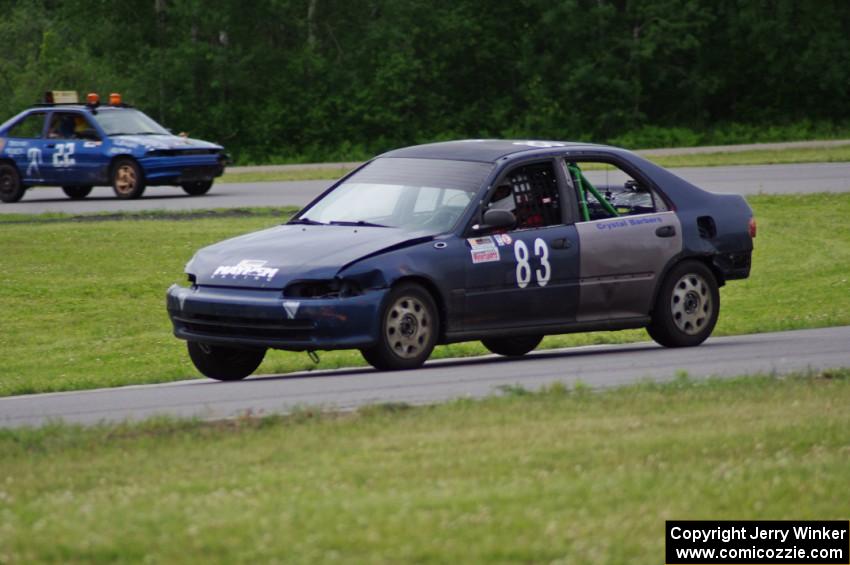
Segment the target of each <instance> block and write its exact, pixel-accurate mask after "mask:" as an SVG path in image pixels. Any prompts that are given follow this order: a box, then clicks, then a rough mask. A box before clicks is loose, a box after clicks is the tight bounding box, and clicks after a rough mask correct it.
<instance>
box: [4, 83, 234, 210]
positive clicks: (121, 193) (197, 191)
mask: <svg viewBox="0 0 850 565" xmlns="http://www.w3.org/2000/svg"><path fill="white" fill-rule="evenodd" d="M55 94H56V95H57V96H56V98H54V93H48V100H49V102H46V103H44V104H39V105H36V106H35V107H33V108H30V109H28V110H25V111H23V112H21V113H20V114H18V115H17V116H15V117H14V118H12V119H10V120H9V121H7V122H5V123H3V124H0V200H2V201H3V202H17V201H18V200H20V199H21V198H22V197H23V195H24V193H25V192H26V189H27V188H29V187H31V186H38V185H51V186H53V185H56V186H61V187H62V190H63V191H64V192H65V194H66V195H67V196H68V197H70V198H73V199H80V198H85V197H86V196H88V195H89V193H90V192H91V190H92V187H93V186H112V188H113V190H114V191H115V194H116V195H117V196H118V198H138V197H140V196H141V195H142V193H143V192H144V191H145V187H146V186H154V185H179V186H181V187H182V188H183V190H184V191H185V192H186V193H188V194H190V195H193V196H194V195H201V194H205V193H206V192H208V191H209V189H210V188H211V187H212V185H213V179H214V178H215V177H218V176H221V174H222V173H223V172H224V166H225V160H226V155H225V153H224V149H223V148H222V147H221V146H220V145H216V144H214V143H208V142H206V141H200V140H197V139H189V138H186V137H181V136H177V135H174V134H172V133H171V132H169V131H168V130H166V129H165V128H163V127H162V126H160V125H159V124H158V123H156V122H155V121H154V120H152V119H151V118H149V117H148V116H147V115H145V114H144V113H142V112H141V111H139V110H137V109H135V108H132V107H130V106H127V105H126V104H123V103H122V102H121V97H120V96H119V95H118V94H112V95H110V102H109V104H108V105H101V104H100V101H99V100H100V99H99V97H98V96H97V95H96V94H90V95H89V96H88V101H87V103H86V104H79V103H77V96H76V93H75V92H63V93H60V92H57V93H55ZM59 95H62V97H61V98H60V96H59Z"/></svg>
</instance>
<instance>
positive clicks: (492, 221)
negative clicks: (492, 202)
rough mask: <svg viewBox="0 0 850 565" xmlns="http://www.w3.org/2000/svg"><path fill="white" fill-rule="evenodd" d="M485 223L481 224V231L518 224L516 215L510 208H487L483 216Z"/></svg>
mask: <svg viewBox="0 0 850 565" xmlns="http://www.w3.org/2000/svg"><path fill="white" fill-rule="evenodd" d="M482 220H483V221H484V224H483V225H481V226H479V227H478V229H479V231H483V230H497V229H511V228H513V227H514V226H516V216H514V213H513V212H511V211H510V210H487V211H486V212H484V217H483V218H482Z"/></svg>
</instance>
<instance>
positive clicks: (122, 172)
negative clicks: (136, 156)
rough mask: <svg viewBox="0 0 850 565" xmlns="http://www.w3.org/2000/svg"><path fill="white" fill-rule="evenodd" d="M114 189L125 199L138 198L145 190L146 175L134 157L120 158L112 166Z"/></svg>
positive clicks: (119, 196) (116, 193) (116, 194)
mask: <svg viewBox="0 0 850 565" xmlns="http://www.w3.org/2000/svg"><path fill="white" fill-rule="evenodd" d="M112 190H114V191H115V196H117V197H118V198H122V199H124V200H131V199H133V198H138V197H140V196H141V195H142V193H143V192H144V191H145V175H144V174H143V173H142V169H141V167H139V164H138V163H136V162H135V161H134V160H132V159H127V158H123V159H118V160H117V161H115V164H114V165H113V166H112Z"/></svg>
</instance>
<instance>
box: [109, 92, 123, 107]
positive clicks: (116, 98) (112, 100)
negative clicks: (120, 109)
mask: <svg viewBox="0 0 850 565" xmlns="http://www.w3.org/2000/svg"><path fill="white" fill-rule="evenodd" d="M109 105H110V106H120V105H121V95H120V94H118V93H117V92H113V93H112V94H110V95H109Z"/></svg>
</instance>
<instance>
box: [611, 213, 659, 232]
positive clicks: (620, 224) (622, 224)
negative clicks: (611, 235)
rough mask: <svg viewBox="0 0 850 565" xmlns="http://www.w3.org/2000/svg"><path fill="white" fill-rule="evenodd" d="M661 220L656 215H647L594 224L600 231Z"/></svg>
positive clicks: (657, 222) (654, 222)
mask: <svg viewBox="0 0 850 565" xmlns="http://www.w3.org/2000/svg"><path fill="white" fill-rule="evenodd" d="M661 223H664V222H663V220H662V219H661V218H659V217H657V216H648V217H643V218H623V219H622V220H612V221H607V222H600V223H598V224H596V229H598V230H600V231H606V230H607V231H611V230H617V229H620V228H629V227H632V226H640V225H643V224H661Z"/></svg>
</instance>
